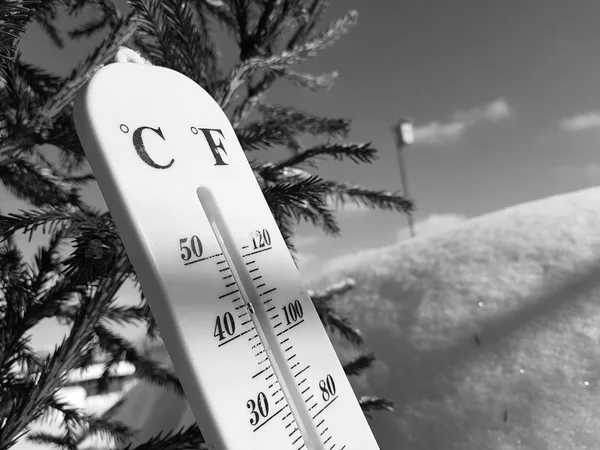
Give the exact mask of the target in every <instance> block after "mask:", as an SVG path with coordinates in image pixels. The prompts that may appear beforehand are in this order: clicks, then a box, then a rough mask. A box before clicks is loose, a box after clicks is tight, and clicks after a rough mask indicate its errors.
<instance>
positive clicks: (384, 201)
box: [324, 181, 414, 212]
mask: <svg viewBox="0 0 600 450" xmlns="http://www.w3.org/2000/svg"><path fill="white" fill-rule="evenodd" d="M324 184H325V185H327V186H328V188H329V191H330V194H329V195H328V197H329V200H330V201H331V202H333V203H335V205H336V208H337V207H338V206H339V205H342V206H343V205H345V203H346V202H347V201H352V202H353V203H354V204H356V205H358V206H365V207H367V208H369V209H376V208H377V209H383V210H387V211H399V212H410V211H413V210H414V207H413V202H412V201H411V200H408V199H406V198H404V197H403V196H401V195H399V194H395V193H392V192H388V191H381V190H371V189H367V188H364V187H362V186H359V185H354V184H350V183H343V182H339V181H325V182H324Z"/></svg>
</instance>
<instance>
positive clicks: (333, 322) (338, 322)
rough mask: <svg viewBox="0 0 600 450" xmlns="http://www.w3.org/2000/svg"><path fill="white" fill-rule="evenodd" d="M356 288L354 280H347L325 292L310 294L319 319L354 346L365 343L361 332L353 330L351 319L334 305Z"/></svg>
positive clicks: (319, 291)
mask: <svg viewBox="0 0 600 450" xmlns="http://www.w3.org/2000/svg"><path fill="white" fill-rule="evenodd" d="M354 286H355V282H354V280H352V279H347V280H344V281H341V282H339V283H336V284H334V285H332V286H330V287H328V288H327V289H324V290H318V291H314V290H311V291H309V292H308V294H309V296H310V297H311V298H312V301H313V303H314V305H315V308H316V309H317V313H318V314H319V318H320V319H321V322H322V323H323V325H324V326H325V328H326V329H329V330H331V331H334V332H337V333H339V334H340V335H342V336H343V337H344V338H346V339H347V340H348V341H349V342H351V343H352V344H354V345H360V344H362V343H363V337H362V335H361V334H360V331H359V330H357V329H356V328H353V327H352V325H351V322H350V319H348V318H347V317H343V316H341V315H340V314H339V313H338V312H337V311H336V310H335V309H334V307H333V305H332V303H333V301H334V300H335V299H336V297H338V296H340V295H343V294H345V293H346V292H348V291H349V290H351V289H352V288H354Z"/></svg>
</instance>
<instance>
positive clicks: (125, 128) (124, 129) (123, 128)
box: [119, 123, 129, 133]
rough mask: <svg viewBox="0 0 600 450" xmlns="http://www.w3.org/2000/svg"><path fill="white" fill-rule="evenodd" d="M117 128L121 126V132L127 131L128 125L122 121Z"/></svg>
mask: <svg viewBox="0 0 600 450" xmlns="http://www.w3.org/2000/svg"><path fill="white" fill-rule="evenodd" d="M119 128H121V131H122V132H123V133H129V127H128V126H127V125H125V124H124V123H122V124H121V126H120V127H119Z"/></svg>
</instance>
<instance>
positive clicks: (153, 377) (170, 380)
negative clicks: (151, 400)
mask: <svg viewBox="0 0 600 450" xmlns="http://www.w3.org/2000/svg"><path fill="white" fill-rule="evenodd" d="M95 333H96V335H97V336H98V345H99V346H100V348H101V349H102V350H103V351H105V352H107V353H108V354H109V355H111V357H110V358H109V360H108V361H107V362H106V364H105V368H106V369H105V371H104V374H103V376H102V378H104V379H106V378H108V377H109V376H110V368H111V367H112V366H113V365H115V364H117V363H118V362H121V361H126V362H128V363H130V364H132V365H134V366H135V368H136V375H137V376H138V377H139V378H141V379H144V380H146V381H148V382H149V383H151V384H154V385H157V386H161V387H165V388H168V389H171V390H172V391H173V392H175V393H176V394H177V395H179V396H184V395H185V394H184V392H183V388H182V387H181V384H180V382H179V379H178V378H177V376H176V375H175V374H174V373H172V372H171V371H169V370H167V369H165V368H163V367H162V366H161V365H160V364H158V363H156V362H155V361H153V360H151V359H150V358H147V357H145V356H143V355H142V354H141V353H139V352H138V351H137V349H136V348H135V347H134V346H133V345H132V344H131V343H130V342H128V341H127V340H125V339H124V338H122V337H121V336H119V335H117V334H115V333H113V332H111V331H110V330H109V329H108V328H106V327H105V326H103V325H97V326H96V328H95Z"/></svg>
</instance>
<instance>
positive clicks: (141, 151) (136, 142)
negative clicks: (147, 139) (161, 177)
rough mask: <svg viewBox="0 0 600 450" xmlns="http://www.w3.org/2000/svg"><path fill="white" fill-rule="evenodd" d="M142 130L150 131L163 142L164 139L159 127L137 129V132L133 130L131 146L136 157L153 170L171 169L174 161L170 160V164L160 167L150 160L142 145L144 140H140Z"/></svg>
mask: <svg viewBox="0 0 600 450" xmlns="http://www.w3.org/2000/svg"><path fill="white" fill-rule="evenodd" d="M144 130H152V131H154V132H155V133H156V134H158V135H159V136H160V138H161V139H162V140H163V141H164V140H165V137H164V136H163V133H162V130H161V129H160V127H158V128H152V127H139V128H138V129H137V130H135V131H134V132H133V146H134V147H135V150H136V152H137V154H138V156H139V157H140V158H141V159H142V161H144V162H145V163H146V164H148V165H149V166H150V167H154V168H155V169H168V168H169V167H171V166H172V165H173V163H174V162H175V159H171V162H170V163H169V164H167V165H166V166H161V165H160V164H157V163H156V162H154V161H153V160H152V158H150V155H148V152H147V151H146V146H145V145H144V140H143V139H142V131H144Z"/></svg>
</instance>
